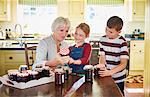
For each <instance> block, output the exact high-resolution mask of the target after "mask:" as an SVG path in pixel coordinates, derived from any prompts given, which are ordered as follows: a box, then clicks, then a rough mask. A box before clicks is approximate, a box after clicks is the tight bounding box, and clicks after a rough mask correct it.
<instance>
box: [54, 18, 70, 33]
mask: <svg viewBox="0 0 150 97" xmlns="http://www.w3.org/2000/svg"><path fill="white" fill-rule="evenodd" d="M64 24H66V25H67V26H68V28H70V21H69V19H68V18H64V17H58V18H56V19H55V20H54V22H53V23H52V26H51V29H52V32H55V31H56V29H57V28H58V27H60V26H62V25H64Z"/></svg>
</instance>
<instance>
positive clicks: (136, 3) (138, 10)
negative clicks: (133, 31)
mask: <svg viewBox="0 0 150 97" xmlns="http://www.w3.org/2000/svg"><path fill="white" fill-rule="evenodd" d="M125 4H126V9H127V13H126V14H127V17H129V18H128V20H129V21H144V19H145V0H126V2H125Z"/></svg>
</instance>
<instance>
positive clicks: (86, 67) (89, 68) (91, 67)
mask: <svg viewBox="0 0 150 97" xmlns="http://www.w3.org/2000/svg"><path fill="white" fill-rule="evenodd" d="M83 69H84V70H93V65H85V66H84V68H83Z"/></svg>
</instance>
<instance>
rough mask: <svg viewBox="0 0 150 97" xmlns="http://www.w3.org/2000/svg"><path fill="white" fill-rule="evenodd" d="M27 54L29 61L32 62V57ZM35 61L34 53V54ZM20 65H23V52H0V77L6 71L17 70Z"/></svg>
mask: <svg viewBox="0 0 150 97" xmlns="http://www.w3.org/2000/svg"><path fill="white" fill-rule="evenodd" d="M30 53H31V52H29V61H30V62H31V61H32V58H31V57H32V56H31V55H30ZM34 59H35V52H34ZM20 65H25V51H24V50H1V51H0V75H4V74H6V73H7V70H10V69H18V68H19V66H20Z"/></svg>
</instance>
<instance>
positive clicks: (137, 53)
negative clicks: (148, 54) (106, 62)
mask: <svg viewBox="0 0 150 97" xmlns="http://www.w3.org/2000/svg"><path fill="white" fill-rule="evenodd" d="M130 70H144V41H143V40H142V41H140V40H137V41H131V42H130Z"/></svg>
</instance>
